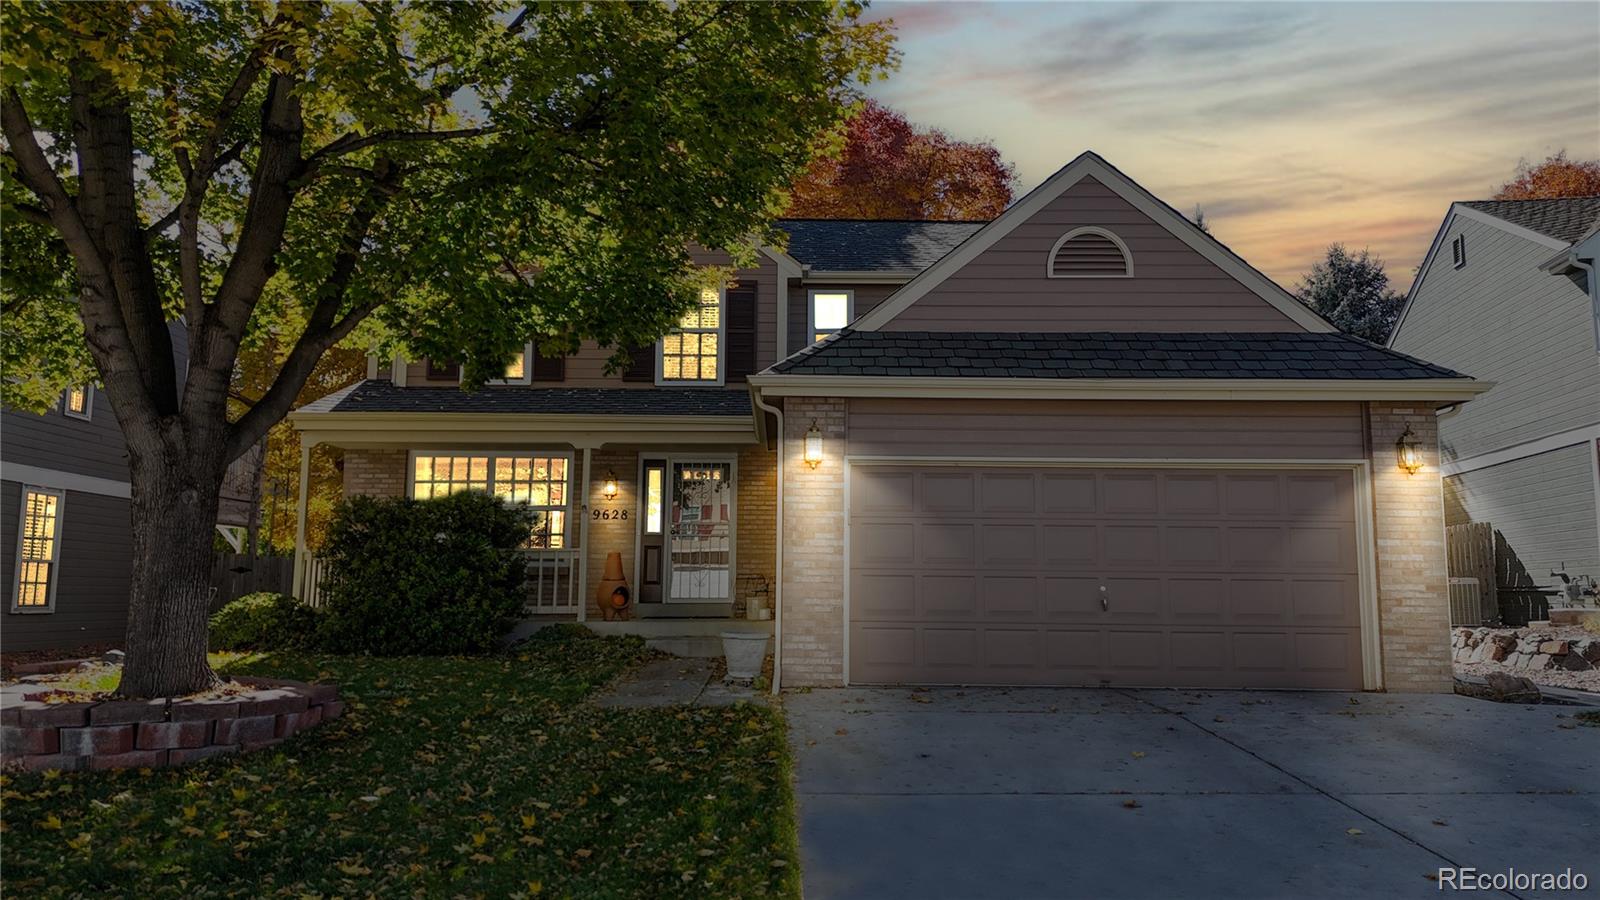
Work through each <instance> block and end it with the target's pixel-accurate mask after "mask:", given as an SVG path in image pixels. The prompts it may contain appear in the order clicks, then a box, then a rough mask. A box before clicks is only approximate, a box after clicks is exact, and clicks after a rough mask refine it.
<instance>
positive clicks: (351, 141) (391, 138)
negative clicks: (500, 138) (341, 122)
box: [300, 126, 498, 179]
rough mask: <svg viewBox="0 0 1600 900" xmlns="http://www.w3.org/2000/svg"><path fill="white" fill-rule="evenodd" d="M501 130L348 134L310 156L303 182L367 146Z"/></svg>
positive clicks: (446, 138)
mask: <svg viewBox="0 0 1600 900" xmlns="http://www.w3.org/2000/svg"><path fill="white" fill-rule="evenodd" d="M497 130H498V129H496V128H494V127H493V126H484V127H481V128H455V129H451V130H447V131H375V132H373V133H372V134H368V135H358V134H356V133H355V132H353V131H352V132H346V133H345V134H343V135H341V136H339V137H337V138H334V139H333V140H332V141H330V142H329V143H328V144H327V145H326V146H324V147H322V148H321V149H319V150H317V151H316V152H314V153H312V154H311V155H310V156H308V157H306V162H305V171H303V172H302V173H301V175H300V177H301V178H302V179H303V178H305V177H306V176H307V175H310V174H311V173H313V172H315V170H316V168H317V166H318V165H320V164H321V163H322V161H323V160H325V159H332V158H334V157H337V156H345V155H347V154H350V153H354V152H356V151H357V150H364V149H366V148H367V147H375V146H377V145H379V144H393V143H415V142H418V141H454V140H461V139H463V138H471V137H478V136H480V135H485V134H493V133H494V132H495V131H497Z"/></svg>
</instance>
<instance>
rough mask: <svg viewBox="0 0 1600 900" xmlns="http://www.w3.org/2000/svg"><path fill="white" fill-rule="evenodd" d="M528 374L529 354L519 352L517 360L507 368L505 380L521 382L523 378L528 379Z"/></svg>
mask: <svg viewBox="0 0 1600 900" xmlns="http://www.w3.org/2000/svg"><path fill="white" fill-rule="evenodd" d="M527 372H528V354H526V353H522V352H518V353H517V358H516V359H513V360H512V361H511V365H509V366H506V374H505V380H506V381H521V380H522V379H523V378H525V377H527Z"/></svg>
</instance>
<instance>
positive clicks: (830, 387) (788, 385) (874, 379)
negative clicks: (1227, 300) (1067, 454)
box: [750, 373, 1494, 403]
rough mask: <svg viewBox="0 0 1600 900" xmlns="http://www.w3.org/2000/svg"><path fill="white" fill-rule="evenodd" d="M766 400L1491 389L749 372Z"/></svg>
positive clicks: (1439, 381)
mask: <svg viewBox="0 0 1600 900" xmlns="http://www.w3.org/2000/svg"><path fill="white" fill-rule="evenodd" d="M750 383H751V384H752V385H754V386H755V387H756V388H757V389H758V390H759V391H760V392H761V395H762V396H766V397H802V396H814V397H898V398H939V399H956V398H966V399H989V400H1005V399H1010V400H1023V399H1027V400H1419V401H1437V402H1441V403H1463V402H1466V401H1468V400H1471V399H1472V398H1474V397H1476V396H1478V395H1479V394H1482V393H1483V392H1485V391H1487V390H1489V389H1490V388H1492V387H1493V386H1494V385H1493V383H1491V382H1486V381H1478V380H1476V379H1472V378H1466V377H1461V378H1394V379H1355V378H1342V379H1341V378H1331V379H1315V378H1281V379H1272V378H1164V377H1156V378H962V377H939V376H898V375H895V376H881V375H801V374H782V373H767V374H762V375H753V376H751V377H750Z"/></svg>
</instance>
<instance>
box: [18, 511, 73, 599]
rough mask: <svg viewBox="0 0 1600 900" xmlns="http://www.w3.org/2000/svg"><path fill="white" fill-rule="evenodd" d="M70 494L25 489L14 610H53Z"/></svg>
mask: <svg viewBox="0 0 1600 900" xmlns="http://www.w3.org/2000/svg"><path fill="white" fill-rule="evenodd" d="M65 500H66V495H65V494H64V493H62V492H61V491H58V490H51V489H48V488H37V487H25V488H23V489H22V515H21V517H20V521H19V525H20V527H19V528H18V529H17V532H18V534H17V575H16V582H15V583H14V584H13V585H12V591H11V609H12V610H13V611H14V612H53V611H54V610H55V602H56V582H57V581H58V580H59V578H58V575H59V573H58V572H57V569H58V568H59V566H60V562H61V513H62V505H63V503H64V501H65Z"/></svg>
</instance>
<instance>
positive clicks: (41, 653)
mask: <svg viewBox="0 0 1600 900" xmlns="http://www.w3.org/2000/svg"><path fill="white" fill-rule="evenodd" d="M115 649H117V645H116V644H111V643H100V644H83V645H80V646H77V647H70V648H68V649H65V650H19V651H7V652H5V653H0V680H5V681H10V680H11V679H13V678H15V677H17V673H16V671H15V669H16V667H17V666H25V665H32V664H33V663H42V662H54V661H56V660H59V659H89V658H91V657H100V656H104V655H105V654H106V651H108V650H115Z"/></svg>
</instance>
